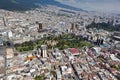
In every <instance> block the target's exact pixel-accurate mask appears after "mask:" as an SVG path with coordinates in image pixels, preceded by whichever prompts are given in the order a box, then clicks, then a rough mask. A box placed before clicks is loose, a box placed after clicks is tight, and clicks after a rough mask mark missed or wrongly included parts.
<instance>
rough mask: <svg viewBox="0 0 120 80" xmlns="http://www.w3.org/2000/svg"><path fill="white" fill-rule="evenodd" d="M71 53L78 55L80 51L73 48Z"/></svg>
mask: <svg viewBox="0 0 120 80" xmlns="http://www.w3.org/2000/svg"><path fill="white" fill-rule="evenodd" d="M71 53H72V54H78V53H79V51H78V49H76V48H71Z"/></svg>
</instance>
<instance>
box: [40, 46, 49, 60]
mask: <svg viewBox="0 0 120 80" xmlns="http://www.w3.org/2000/svg"><path fill="white" fill-rule="evenodd" d="M41 56H42V57H43V58H45V57H48V55H47V45H41Z"/></svg>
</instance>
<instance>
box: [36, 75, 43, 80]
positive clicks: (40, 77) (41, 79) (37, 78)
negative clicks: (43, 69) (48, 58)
mask: <svg viewBox="0 0 120 80" xmlns="http://www.w3.org/2000/svg"><path fill="white" fill-rule="evenodd" d="M35 80H44V76H43V75H40V76H36V77H35Z"/></svg>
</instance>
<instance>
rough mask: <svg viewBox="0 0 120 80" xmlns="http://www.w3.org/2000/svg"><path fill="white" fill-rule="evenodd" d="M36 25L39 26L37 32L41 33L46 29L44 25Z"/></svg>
mask: <svg viewBox="0 0 120 80" xmlns="http://www.w3.org/2000/svg"><path fill="white" fill-rule="evenodd" d="M38 25H39V28H38V32H43V31H44V30H45V27H46V25H45V23H38Z"/></svg>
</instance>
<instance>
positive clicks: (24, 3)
mask: <svg viewBox="0 0 120 80" xmlns="http://www.w3.org/2000/svg"><path fill="white" fill-rule="evenodd" d="M47 5H53V6H57V7H61V8H67V9H71V10H77V11H83V10H82V9H80V8H75V7H72V6H70V5H65V4H62V3H60V2H58V1H55V0H0V9H5V10H18V11H21V10H30V9H34V8H38V7H40V6H47Z"/></svg>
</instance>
